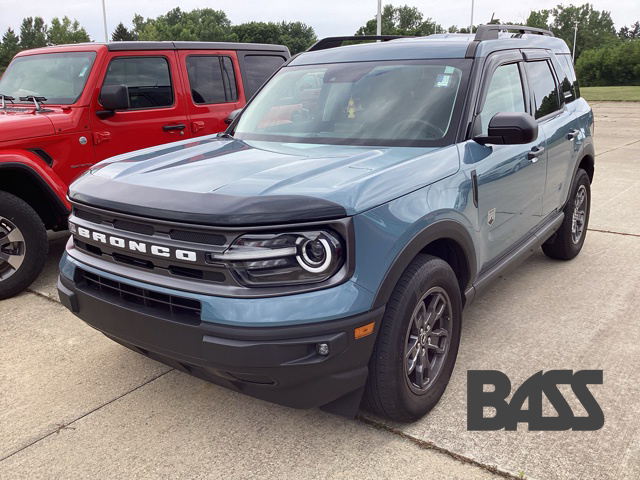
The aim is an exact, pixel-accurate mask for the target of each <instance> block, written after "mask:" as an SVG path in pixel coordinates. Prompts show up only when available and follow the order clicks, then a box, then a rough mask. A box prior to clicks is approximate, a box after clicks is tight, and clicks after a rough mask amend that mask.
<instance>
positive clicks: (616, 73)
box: [576, 39, 640, 86]
mask: <svg viewBox="0 0 640 480" xmlns="http://www.w3.org/2000/svg"><path fill="white" fill-rule="evenodd" d="M576 73H577V75H578V78H579V79H580V83H581V84H582V85H584V86H605V85H640V39H632V40H629V41H626V42H620V43H618V44H617V45H614V46H607V47H603V48H598V49H591V50H585V51H584V52H583V53H582V55H580V58H579V59H578V60H577V61H576Z"/></svg>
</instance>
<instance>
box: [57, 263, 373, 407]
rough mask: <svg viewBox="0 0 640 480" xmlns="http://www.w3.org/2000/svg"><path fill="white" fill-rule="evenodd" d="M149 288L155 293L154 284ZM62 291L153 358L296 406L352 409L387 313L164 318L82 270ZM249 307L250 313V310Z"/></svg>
mask: <svg viewBox="0 0 640 480" xmlns="http://www.w3.org/2000/svg"><path fill="white" fill-rule="evenodd" d="M75 270H76V272H78V271H81V270H80V269H75ZM122 283H123V284H126V279H122ZM149 291H151V292H152V293H153V287H152V286H149ZM58 293H59V295H60V300H61V302H62V303H63V304H64V305H65V306H66V307H67V308H69V309H70V310H71V311H72V312H73V313H74V314H75V315H76V316H78V317H79V318H80V319H82V320H83V321H84V322H86V323H87V324H89V325H90V326H92V327H94V328H96V329H97V330H99V331H101V332H102V333H104V334H105V335H107V336H108V337H109V338H111V339H113V340H115V341H116V342H118V343H120V344H122V345H124V346H126V347H128V348H130V349H132V350H134V351H136V352H138V353H141V354H143V355H146V356H148V357H150V358H152V359H155V360H158V361H160V362H162V363H165V364H167V365H169V366H171V367H174V368H176V369H179V370H182V371H184V372H187V373H190V374H192V375H195V376H197V377H200V378H202V379H205V380H207V381H210V382H212V383H215V384H218V385H221V386H223V387H226V388H229V389H232V390H235V391H237V392H241V393H244V394H247V395H250V396H253V397H256V398H260V399H263V400H267V401H269V402H273V403H278V404H281V405H286V406H290V407H295V408H311V407H318V406H322V407H323V408H324V409H326V410H329V411H332V412H334V413H339V414H343V415H348V416H352V415H354V414H355V413H356V411H357V408H358V405H359V403H360V398H361V394H362V391H363V388H364V385H365V382H366V378H367V375H368V363H369V357H370V356H371V352H372V350H373V344H374V342H375V339H376V335H377V329H378V327H379V325H380V321H381V319H382V315H383V313H384V308H379V309H377V310H374V311H369V312H366V313H362V314H358V315H354V316H349V317H346V318H343V319H337V320H331V321H325V322H318V323H306V324H301V325H295V326H291V325H289V326H277V327H276V326H274V327H238V326H230V325H223V324H215V323H209V322H203V321H199V322H189V323H184V322H182V321H176V320H174V319H172V318H163V316H162V315H157V314H156V313H155V311H154V310H152V309H148V308H144V306H141V305H134V304H130V303H127V302H126V299H125V297H122V298H118V297H117V296H113V295H111V296H106V295H103V294H102V293H101V291H100V290H96V289H95V288H93V289H91V288H88V284H87V283H86V282H85V280H83V278H82V277H78V275H74V278H73V279H71V278H68V277H67V276H65V275H64V274H62V275H60V277H59V280H58ZM177 293H179V292H176V294H177ZM270 300H271V301H274V302H277V301H278V298H272V299H270ZM310 308H316V309H317V308H322V305H318V304H315V305H310ZM247 310H248V311H247V312H245V314H250V313H251V309H247ZM371 322H375V327H374V331H373V333H372V334H370V335H367V336H365V337H363V338H360V339H356V338H355V334H354V331H355V329H356V328H358V327H362V326H364V325H367V324H370V323H371ZM323 343H326V344H327V345H328V346H329V354H328V355H320V354H319V353H318V351H317V345H318V344H323Z"/></svg>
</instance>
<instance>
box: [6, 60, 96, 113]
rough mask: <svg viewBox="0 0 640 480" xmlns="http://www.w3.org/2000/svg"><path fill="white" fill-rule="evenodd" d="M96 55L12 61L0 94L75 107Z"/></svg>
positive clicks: (16, 100)
mask: <svg viewBox="0 0 640 480" xmlns="http://www.w3.org/2000/svg"><path fill="white" fill-rule="evenodd" d="M95 58H96V53H95V52H68V53H45V54H41V55H27V56H24V57H18V58H16V59H14V60H13V61H12V62H11V64H10V65H9V67H8V68H7V71H6V72H4V75H3V76H2V78H0V94H2V95H6V96H10V97H14V98H15V102H18V101H20V97H27V96H29V95H33V96H37V97H45V98H46V99H47V100H46V102H47V103H54V104H60V105H69V104H72V103H75V102H76V100H77V99H78V97H79V96H80V94H81V93H82V90H83V89H84V84H85V83H86V82H87V77H88V76H89V72H90V71H91V66H92V65H93V61H94V60H95Z"/></svg>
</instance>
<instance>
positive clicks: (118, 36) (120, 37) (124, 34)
mask: <svg viewBox="0 0 640 480" xmlns="http://www.w3.org/2000/svg"><path fill="white" fill-rule="evenodd" d="M131 40H136V34H135V33H134V32H133V31H132V30H129V29H128V28H127V27H125V26H124V24H123V23H122V22H120V23H119V24H118V26H117V27H116V29H115V30H114V31H113V33H112V34H111V41H112V42H122V41H131Z"/></svg>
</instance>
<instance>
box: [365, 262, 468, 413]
mask: <svg viewBox="0 0 640 480" xmlns="http://www.w3.org/2000/svg"><path fill="white" fill-rule="evenodd" d="M461 320H462V302H461V295H460V287H459V286H458V281H457V278H456V276H455V274H454V273H453V270H452V269H451V267H450V266H449V264H448V263H446V262H445V261H444V260H442V259H440V258H437V257H433V256H430V255H424V254H421V255H419V256H417V257H416V258H415V260H414V261H413V262H412V263H411V264H410V265H409V267H407V269H406V270H405V272H404V273H403V275H402V277H401V278H400V280H399V281H398V284H397V285H396V288H395V290H394V291H393V293H392V295H391V298H390V300H389V302H388V304H387V308H386V311H385V314H384V317H383V319H382V324H381V325H380V332H379V334H378V338H377V340H376V344H375V346H374V350H373V353H372V356H371V360H370V362H369V378H368V380H367V385H366V388H365V395H364V406H365V408H367V409H368V410H371V411H372V412H373V413H375V414H377V415H380V416H383V417H387V418H390V419H392V420H395V421H399V422H412V421H415V420H418V419H419V418H421V417H422V416H424V415H425V414H426V413H427V412H429V411H430V410H431V409H432V408H433V407H434V406H435V405H436V404H437V403H438V401H439V400H440V397H441V396H442V394H443V393H444V390H445V388H446V386H447V384H448V383H449V378H450V377H451V372H452V371H453V366H454V364H455V361H456V356H457V354H458V346H459V344H460V328H461Z"/></svg>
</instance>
